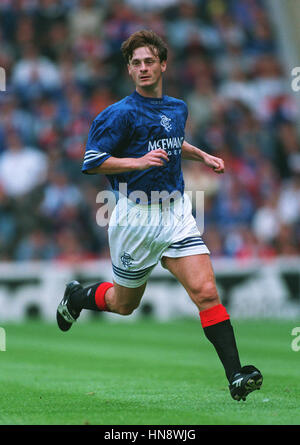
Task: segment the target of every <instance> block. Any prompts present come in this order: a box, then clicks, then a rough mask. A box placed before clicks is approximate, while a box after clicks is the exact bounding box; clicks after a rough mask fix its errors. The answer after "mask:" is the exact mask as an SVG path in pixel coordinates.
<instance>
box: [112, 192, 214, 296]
mask: <svg viewBox="0 0 300 445" xmlns="http://www.w3.org/2000/svg"><path fill="white" fill-rule="evenodd" d="M108 239H109V247H110V254H111V260H112V267H113V278H114V281H115V282H116V283H118V284H120V285H122V286H125V287H130V288H135V287H138V286H141V285H142V284H144V283H145V282H146V281H147V280H148V278H149V276H150V274H151V272H152V270H153V268H154V267H155V266H156V264H157V263H158V262H159V261H160V260H161V259H162V257H170V258H179V257H184V256H190V255H197V254H205V253H208V254H209V253H210V252H209V250H208V248H207V247H206V245H205V244H204V242H203V240H202V238H201V236H200V232H199V230H198V227H197V224H196V221H195V218H194V217H193V215H192V205H191V202H190V199H189V197H188V195H186V194H184V196H183V197H181V198H179V199H177V200H176V201H175V202H174V203H171V204H170V203H169V205H167V206H164V205H163V204H151V205H140V204H135V203H133V202H132V201H130V200H128V199H127V198H125V197H123V198H120V199H119V201H118V203H117V205H116V207H115V208H114V210H113V212H112V215H111V219H110V222H109V228H108Z"/></svg>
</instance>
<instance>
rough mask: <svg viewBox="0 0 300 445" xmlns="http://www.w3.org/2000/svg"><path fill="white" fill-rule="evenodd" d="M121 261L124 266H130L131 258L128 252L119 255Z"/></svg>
mask: <svg viewBox="0 0 300 445" xmlns="http://www.w3.org/2000/svg"><path fill="white" fill-rule="evenodd" d="M121 261H122V264H123V266H124V267H130V266H131V265H132V261H133V258H132V256H131V255H129V253H127V252H124V253H123V255H121Z"/></svg>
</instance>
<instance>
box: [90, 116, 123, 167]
mask: <svg viewBox="0 0 300 445" xmlns="http://www.w3.org/2000/svg"><path fill="white" fill-rule="evenodd" d="M128 128H129V126H128V123H127V118H126V111H125V110H123V111H121V110H119V111H117V110H116V109H115V108H113V107H109V108H108V109H106V110H104V111H103V112H102V113H100V114H99V116H97V118H96V119H95V120H94V121H93V123H92V125H91V128H90V131H89V134H88V140H87V144H86V150H85V155H84V160H83V165H82V172H83V173H88V170H89V169H92V168H95V167H98V166H100V165H101V164H102V163H103V162H104V161H105V160H106V159H108V158H109V157H110V156H112V155H113V154H114V153H116V152H119V150H120V147H121V145H122V144H123V143H124V141H125V140H126V138H127V137H128Z"/></svg>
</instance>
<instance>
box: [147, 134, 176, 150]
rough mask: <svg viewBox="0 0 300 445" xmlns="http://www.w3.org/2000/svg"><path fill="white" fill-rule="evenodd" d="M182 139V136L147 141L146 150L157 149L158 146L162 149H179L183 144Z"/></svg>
mask: <svg viewBox="0 0 300 445" xmlns="http://www.w3.org/2000/svg"><path fill="white" fill-rule="evenodd" d="M183 141H184V137H172V138H164V139H157V140H154V141H149V142H148V151H151V150H157V149H158V148H162V149H163V150H174V149H180V148H181V146H182V144H183Z"/></svg>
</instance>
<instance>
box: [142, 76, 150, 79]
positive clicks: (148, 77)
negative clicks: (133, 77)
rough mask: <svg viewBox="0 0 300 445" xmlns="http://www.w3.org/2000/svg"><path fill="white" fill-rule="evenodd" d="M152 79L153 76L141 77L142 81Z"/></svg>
mask: <svg viewBox="0 0 300 445" xmlns="http://www.w3.org/2000/svg"><path fill="white" fill-rule="evenodd" d="M148 79H151V76H140V80H148Z"/></svg>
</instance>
